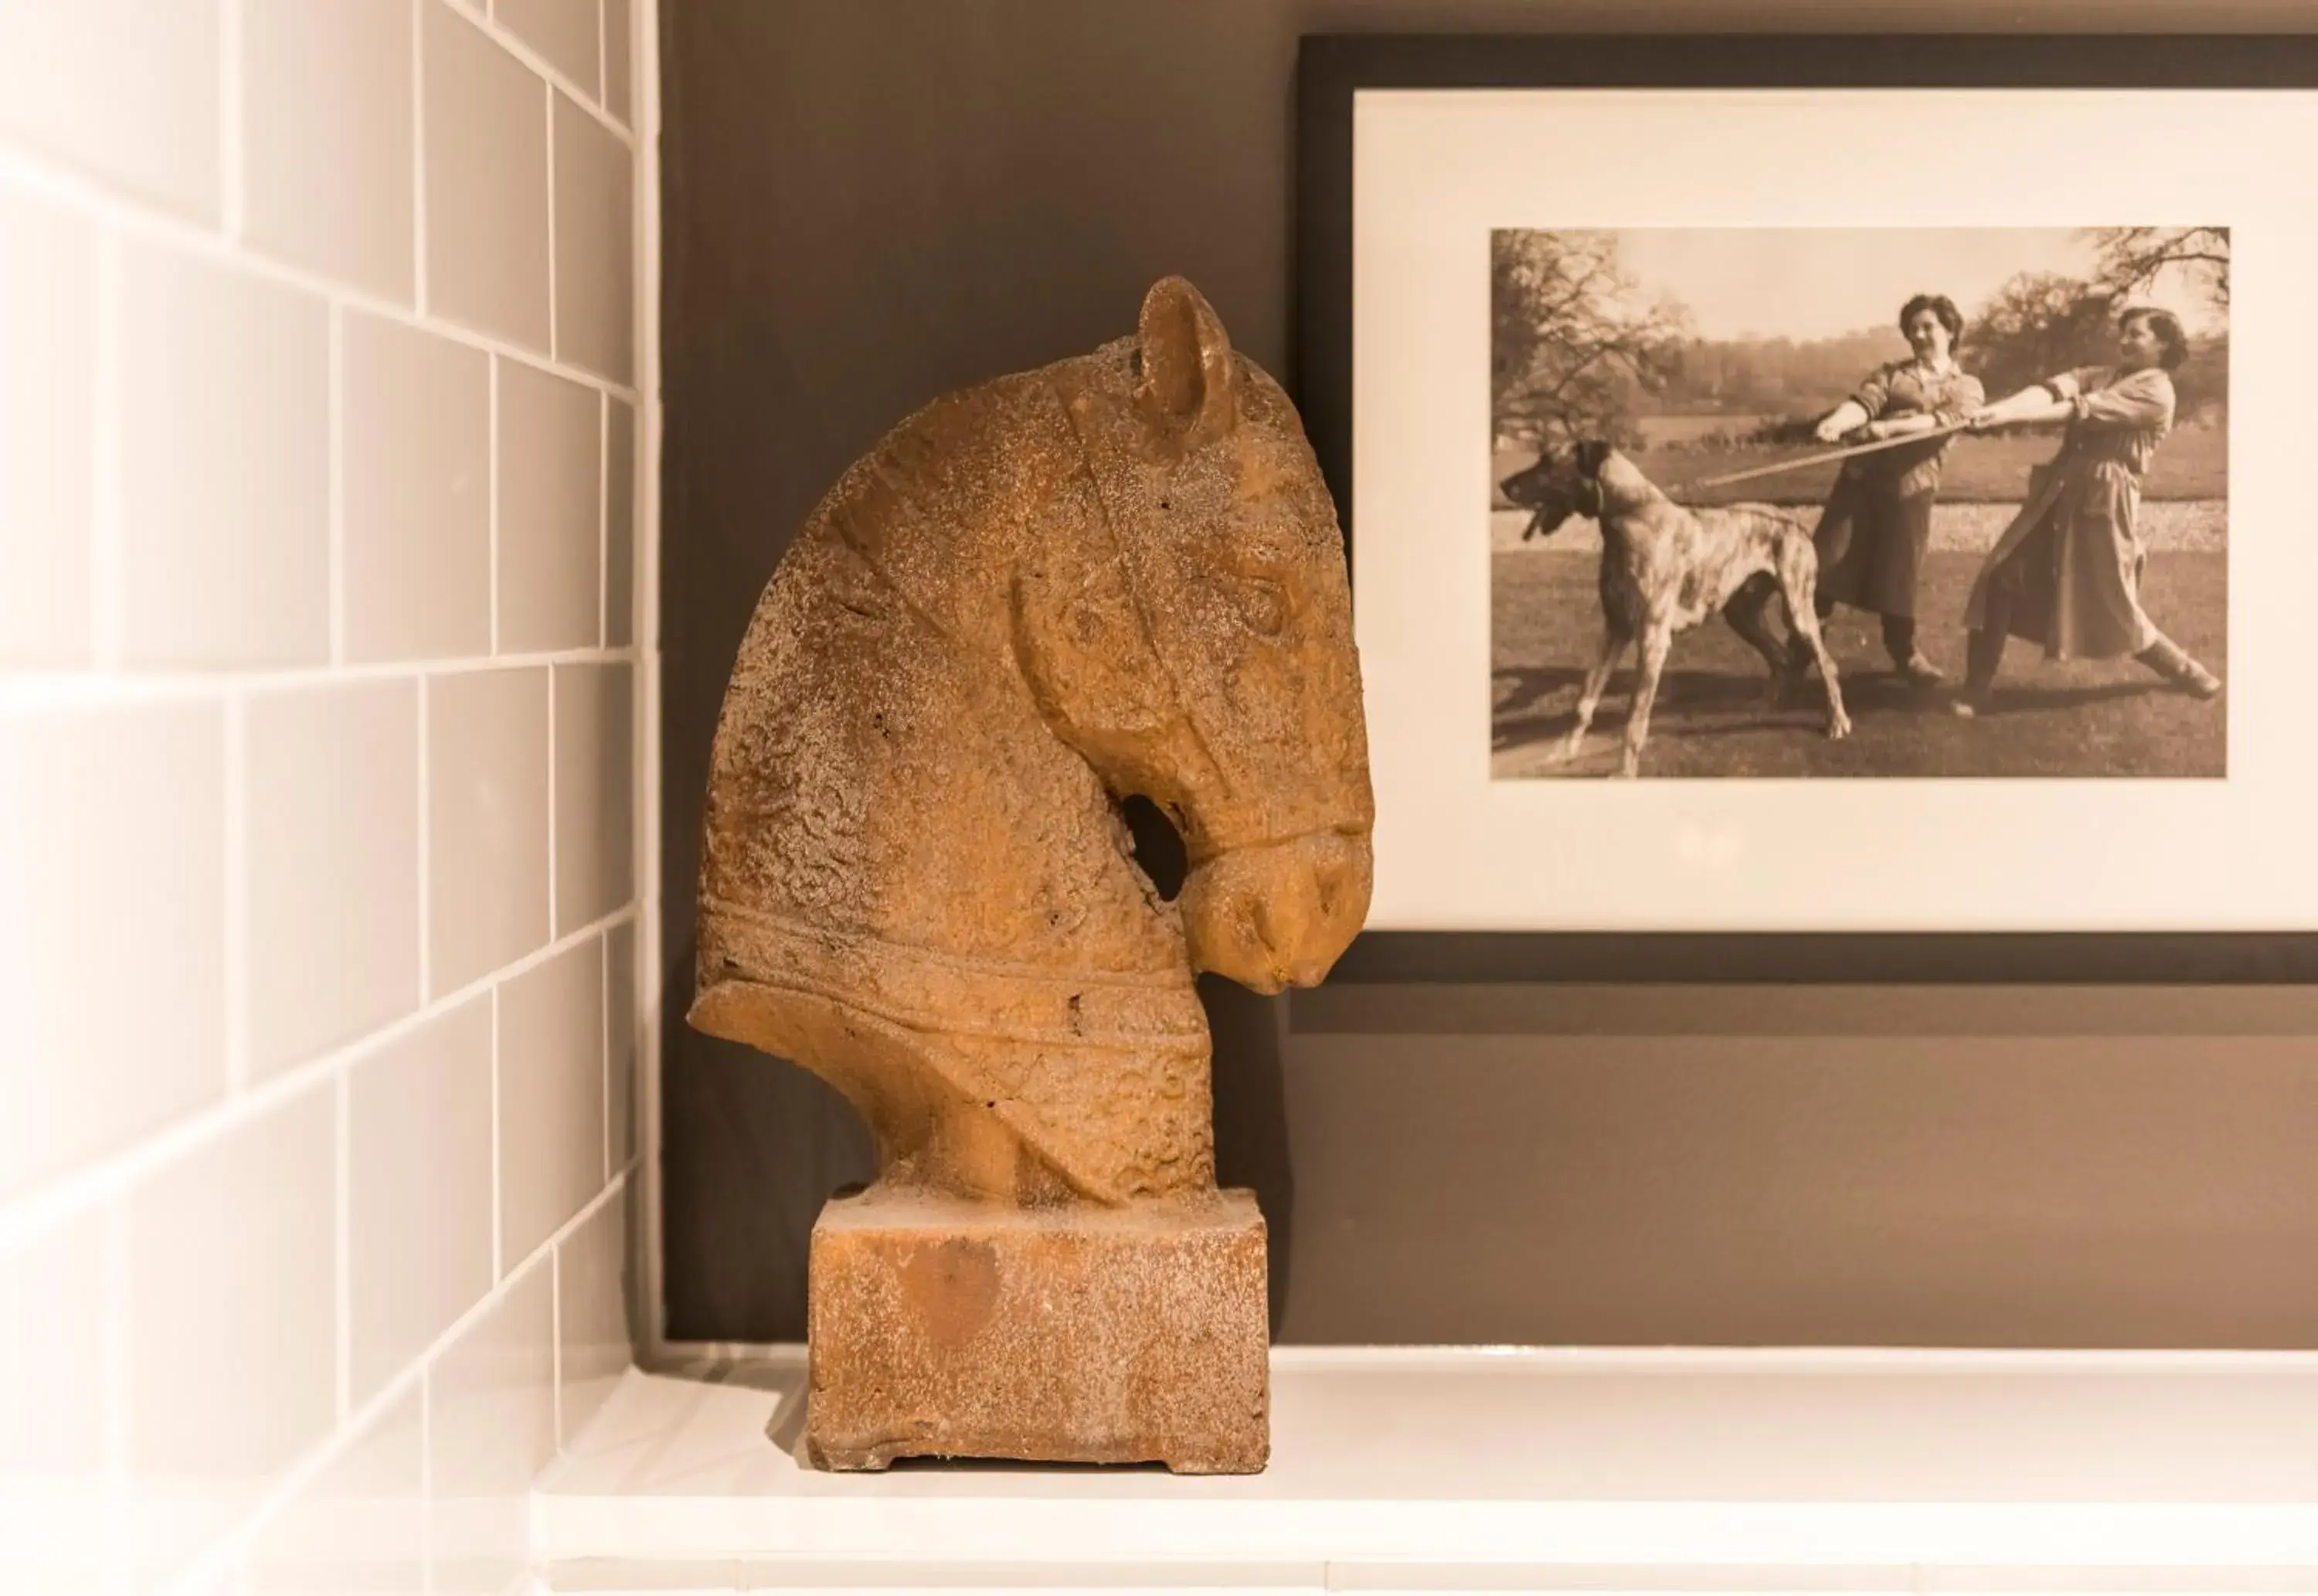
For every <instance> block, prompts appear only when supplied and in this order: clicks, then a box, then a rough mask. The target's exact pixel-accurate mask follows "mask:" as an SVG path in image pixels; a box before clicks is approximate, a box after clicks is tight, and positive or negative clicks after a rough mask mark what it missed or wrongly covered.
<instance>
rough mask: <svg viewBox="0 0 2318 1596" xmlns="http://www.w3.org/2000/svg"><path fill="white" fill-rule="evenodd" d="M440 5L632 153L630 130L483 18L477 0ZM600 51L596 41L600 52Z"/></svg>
mask: <svg viewBox="0 0 2318 1596" xmlns="http://www.w3.org/2000/svg"><path fill="white" fill-rule="evenodd" d="M443 4H445V5H446V6H448V7H449V8H450V9H451V11H452V13H454V15H458V16H463V17H464V18H466V19H467V21H469V22H472V23H473V24H474V25H475V26H476V27H477V28H479V29H481V31H482V32H483V34H484V36H485V37H486V38H488V39H490V41H491V42H492V43H493V44H496V45H498V46H499V48H500V49H503V50H505V51H507V53H508V54H509V55H511V56H513V57H514V58H516V59H517V61H519V62H521V63H522V64H523V65H524V66H525V67H527V68H529V70H530V71H531V73H532V75H533V76H536V77H539V78H541V79H543V80H544V81H545V82H546V84H547V85H549V86H550V87H551V88H559V89H562V91H563V92H564V93H565V94H569V95H570V96H571V103H573V104H574V105H577V106H579V107H580V109H581V110H582V111H585V112H587V113H588V115H589V116H591V117H594V118H595V119H596V121H598V122H600V123H602V124H603V128H604V130H605V131H606V132H607V133H609V134H611V135H612V137H614V138H615V139H618V140H619V141H620V142H621V143H623V144H625V145H626V146H627V147H628V148H630V149H631V150H633V149H634V148H635V134H634V133H633V131H631V130H630V129H629V128H628V126H627V124H626V123H624V122H623V121H620V120H619V119H618V118H617V117H615V116H614V115H613V114H612V113H611V112H609V111H607V110H606V109H605V108H604V107H603V106H601V105H598V104H597V103H596V102H595V97H594V96H593V95H591V94H588V91H587V90H586V89H584V88H582V87H580V85H579V83H578V82H577V81H576V80H574V79H573V78H571V77H569V76H565V74H564V71H563V68H562V67H558V66H557V65H556V64H555V63H554V62H553V61H551V60H549V59H548V58H546V57H545V56H544V55H541V54H540V53H539V52H538V51H537V50H535V49H532V47H531V46H530V44H529V43H527V42H526V40H524V39H523V38H522V37H521V36H520V35H518V34H517V33H515V32H514V31H511V30H509V29H508V26H507V25H506V24H505V23H503V22H499V21H498V20H497V19H495V18H493V17H490V16H489V15H486V14H485V13H483V11H482V9H481V6H480V5H479V4H477V0H443ZM600 48H601V46H600V40H599V44H598V49H599V52H600Z"/></svg>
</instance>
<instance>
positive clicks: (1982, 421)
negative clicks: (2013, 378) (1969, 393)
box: [1969, 382, 2074, 431]
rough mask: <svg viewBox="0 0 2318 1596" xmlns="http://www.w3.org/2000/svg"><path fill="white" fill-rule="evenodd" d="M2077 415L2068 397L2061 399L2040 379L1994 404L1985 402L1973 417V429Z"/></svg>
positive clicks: (2054, 419)
mask: <svg viewBox="0 0 2318 1596" xmlns="http://www.w3.org/2000/svg"><path fill="white" fill-rule="evenodd" d="M2072 414H2074V410H2073V408H2072V407H2071V405H2070V403H2069V401H2068V400H2066V399H2057V398H2055V397H2054V396H2053V390H2051V389H2049V388H2047V387H2045V386H2044V384H2043V383H2041V382H2039V383H2037V384H2036V385H2035V387H2033V388H2024V389H2022V390H2020V391H2019V392H2017V393H2013V394H2008V395H2006V396H2005V397H2004V398H2002V399H1998V400H1997V401H1996V402H1995V403H1994V404H1992V405H1982V406H1981V408H1979V409H1977V410H1974V411H1973V412H1972V415H1971V417H1969V419H1970V421H1971V422H1972V427H1973V429H1974V430H1975V431H1976V430H1978V429H1979V428H1981V427H1986V426H2017V425H2019V424H2021V423H2024V422H2032V421H2066V420H2067V419H2068V418H2069V417H2070V416H2071V415H2072Z"/></svg>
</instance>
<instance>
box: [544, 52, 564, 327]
mask: <svg viewBox="0 0 2318 1596" xmlns="http://www.w3.org/2000/svg"><path fill="white" fill-rule="evenodd" d="M556 323H557V318H556V314H555V85H554V84H553V83H552V82H551V83H550V84H548V85H547V353H548V354H550V355H551V356H553V357H554V358H556V359H558V360H560V359H562V350H561V349H559V348H558V347H557V345H560V344H562V341H563V340H562V336H561V334H562V329H561V328H560V327H558V326H557V325H556Z"/></svg>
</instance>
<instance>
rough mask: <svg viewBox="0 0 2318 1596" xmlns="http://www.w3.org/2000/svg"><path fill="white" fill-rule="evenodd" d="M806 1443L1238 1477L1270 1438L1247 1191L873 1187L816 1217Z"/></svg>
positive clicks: (821, 1452)
mask: <svg viewBox="0 0 2318 1596" xmlns="http://www.w3.org/2000/svg"><path fill="white" fill-rule="evenodd" d="M810 1293H811V1296H810V1303H809V1307H808V1333H807V1341H808V1351H809V1357H810V1360H811V1367H812V1374H811V1394H810V1397H809V1399H808V1404H807V1407H806V1411H805V1444H806V1447H807V1448H808V1450H809V1452H810V1454H811V1456H812V1458H813V1462H814V1463H816V1464H817V1465H819V1466H822V1467H824V1468H837V1469H880V1468H884V1467H885V1466H886V1465H888V1464H889V1463H891V1462H892V1461H893V1460H894V1458H896V1457H921V1456H928V1455H932V1456H939V1457H1013V1458H1020V1459H1024V1460H1030V1461H1040V1462H1058V1463H1143V1462H1152V1461H1156V1462H1160V1463H1164V1464H1165V1465H1166V1466H1168V1467H1170V1468H1172V1469H1173V1470H1175V1471H1176V1472H1177V1473H1179V1474H1253V1473H1256V1472H1258V1471H1260V1470H1261V1469H1262V1467H1263V1465H1264V1461H1265V1459H1266V1457H1268V1456H1269V1455H1270V1452H1271V1387H1270V1381H1269V1364H1268V1361H1267V1356H1266V1349H1267V1345H1268V1342H1269V1340H1270V1321H1269V1317H1268V1315H1267V1313H1266V1310H1265V1303H1264V1227H1263V1215H1262V1214H1261V1213H1259V1212H1258V1211H1257V1209H1256V1206H1255V1197H1254V1194H1253V1193H1252V1192H1246V1191H1224V1192H1217V1193H1215V1194H1213V1195H1211V1196H1202V1197H1198V1198H1191V1199H1174V1200H1170V1201H1165V1202H1150V1203H1138V1204H1135V1205H1132V1206H1128V1207H1125V1208H1098V1207H1093V1206H1084V1207H1081V1206H1072V1207H1066V1208H1055V1209H1034V1210H1022V1209H1013V1208H1005V1207H998V1206H992V1205H988V1204H983V1203H975V1202H969V1201H964V1200H960V1199H957V1198H948V1197H927V1196H923V1195H919V1194H894V1193H888V1192H882V1191H879V1190H877V1189H876V1188H871V1189H870V1190H869V1191H867V1192H864V1193H862V1194H861V1195H859V1196H858V1197H840V1198H837V1199H835V1200H833V1201H831V1203H830V1204H829V1206H826V1207H824V1208H823V1209H822V1212H821V1218H820V1219H819V1221H818V1222H816V1223H815V1224H814V1225H813V1254H812V1264H811V1284H810Z"/></svg>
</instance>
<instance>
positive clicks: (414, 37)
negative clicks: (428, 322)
mask: <svg viewBox="0 0 2318 1596" xmlns="http://www.w3.org/2000/svg"><path fill="white" fill-rule="evenodd" d="M426 34H427V0H410V253H411V267H410V299H411V304H412V306H413V307H414V308H415V309H417V311H418V315H419V316H420V317H421V318H424V317H425V316H426V314H427V44H426Z"/></svg>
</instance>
